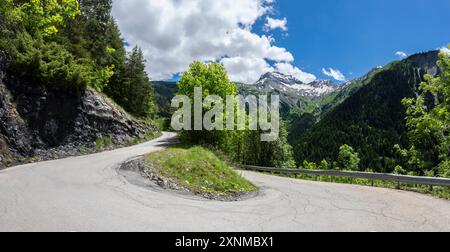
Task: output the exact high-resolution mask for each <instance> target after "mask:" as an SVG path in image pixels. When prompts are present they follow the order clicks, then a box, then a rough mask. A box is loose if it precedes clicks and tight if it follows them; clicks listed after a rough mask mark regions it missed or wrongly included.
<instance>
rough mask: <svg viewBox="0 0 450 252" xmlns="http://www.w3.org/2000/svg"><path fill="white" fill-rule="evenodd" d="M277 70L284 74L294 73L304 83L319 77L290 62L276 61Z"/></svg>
mask: <svg viewBox="0 0 450 252" xmlns="http://www.w3.org/2000/svg"><path fill="white" fill-rule="evenodd" d="M275 70H276V71H277V72H280V73H283V74H287V75H292V76H294V77H295V78H297V79H299V80H300V81H302V82H303V83H310V82H313V81H315V80H316V79H317V78H316V76H314V75H313V74H310V73H306V72H304V71H302V70H301V69H299V68H298V67H294V66H293V65H292V64H288V63H282V62H280V63H276V64H275Z"/></svg>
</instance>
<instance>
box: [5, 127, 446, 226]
mask: <svg viewBox="0 0 450 252" xmlns="http://www.w3.org/2000/svg"><path fill="white" fill-rule="evenodd" d="M173 139H174V135H173V134H170V133H164V135H163V136H162V137H161V138H159V139H157V140H154V141H151V142H148V143H144V144H141V145H137V146H133V147H128V148H124V149H118V150H114V151H110V152H104V153H98V154H94V155H89V156H82V157H74V158H67V159H63V160H55V161H49V162H41V163H35V164H28V165H22V166H18V167H14V168H10V169H7V170H3V171H0V231H450V202H449V201H444V200H440V199H435V198H432V197H429V196H425V195H420V194H416V193H410V192H403V191H395V190H388V189H382V188H370V187H361V186H354V185H340V184H327V183H318V182H308V181H301V180H294V179H287V178H280V177H273V176H268V175H264V174H258V173H253V172H243V175H244V176H245V177H247V178H248V179H250V180H251V181H252V182H253V183H254V184H256V185H257V186H259V187H260V188H261V192H260V193H259V195H258V196H256V197H253V198H250V199H247V200H244V201H240V202H215V201H207V200H203V199H199V198H195V197H191V196H188V195H179V194H176V193H173V192H166V191H162V190H160V189H158V188H156V187H151V186H140V185H138V184H137V183H130V182H129V181H130V179H132V178H126V176H128V175H127V174H125V175H124V174H123V173H122V172H119V170H118V167H119V164H120V163H122V162H124V161H126V160H128V159H130V158H133V157H136V156H139V155H143V154H145V153H148V152H151V151H158V150H161V149H162V148H164V147H165V146H167V145H168V144H170V142H171V141H172V140H173ZM130 176H131V177H132V175H130Z"/></svg>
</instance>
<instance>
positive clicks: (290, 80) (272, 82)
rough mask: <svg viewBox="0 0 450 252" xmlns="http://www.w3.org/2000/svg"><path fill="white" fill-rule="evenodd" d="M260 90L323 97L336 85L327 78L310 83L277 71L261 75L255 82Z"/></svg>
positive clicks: (334, 89)
mask: <svg viewBox="0 0 450 252" xmlns="http://www.w3.org/2000/svg"><path fill="white" fill-rule="evenodd" d="M255 85H256V87H257V88H258V89H260V90H277V91H279V92H284V93H286V92H290V93H294V94H296V95H299V96H302V97H308V98H318V97H323V96H325V95H327V94H330V93H332V92H334V91H336V90H337V88H338V87H337V86H336V85H334V84H333V83H332V82H331V81H329V80H316V81H313V82H311V83H303V82H302V81H300V80H299V79H297V78H295V77H293V76H291V75H286V74H282V73H279V72H269V73H266V74H264V75H263V76H261V78H260V79H259V80H258V81H257V82H256V83H255Z"/></svg>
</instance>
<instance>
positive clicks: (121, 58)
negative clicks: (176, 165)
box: [0, 0, 157, 120]
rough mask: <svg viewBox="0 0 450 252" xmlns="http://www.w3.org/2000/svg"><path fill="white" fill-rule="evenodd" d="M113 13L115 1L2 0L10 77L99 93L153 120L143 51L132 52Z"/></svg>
mask: <svg viewBox="0 0 450 252" xmlns="http://www.w3.org/2000/svg"><path fill="white" fill-rule="evenodd" d="M111 9H112V0H92V1H87V0H64V1H53V0H33V1H30V0H26V1H13V0H0V53H2V54H4V56H5V57H6V59H7V69H6V70H7V72H8V75H10V76H15V77H16V78H20V80H22V81H23V82H25V83H29V85H36V86H40V87H43V88H47V89H53V90H58V91H60V92H69V91H70V90H83V89H86V88H93V89H95V90H96V91H97V92H99V93H103V94H106V95H107V96H109V97H110V98H112V99H113V100H114V102H115V103H116V104H118V105H120V106H121V107H122V108H124V109H125V110H126V111H127V112H128V113H130V114H131V115H133V116H135V117H138V118H139V119H142V120H151V119H153V118H154V116H155V115H156V112H157V107H156V104H155V96H154V92H153V86H152V85H151V82H150V78H149V77H148V75H147V73H146V72H145V60H144V56H143V53H142V50H141V49H140V48H139V47H137V46H136V47H135V48H134V49H133V50H132V51H131V52H128V53H127V51H126V49H125V43H124V41H123V39H122V37H121V33H120V30H119V28H118V27H117V24H116V21H115V20H114V18H113V17H112V16H111Z"/></svg>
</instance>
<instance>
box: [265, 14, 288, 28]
mask: <svg viewBox="0 0 450 252" xmlns="http://www.w3.org/2000/svg"><path fill="white" fill-rule="evenodd" d="M276 29H280V30H282V31H287V30H288V28H287V19H286V18H283V19H274V18H271V17H267V18H266V24H265V25H264V30H265V31H270V30H276Z"/></svg>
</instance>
